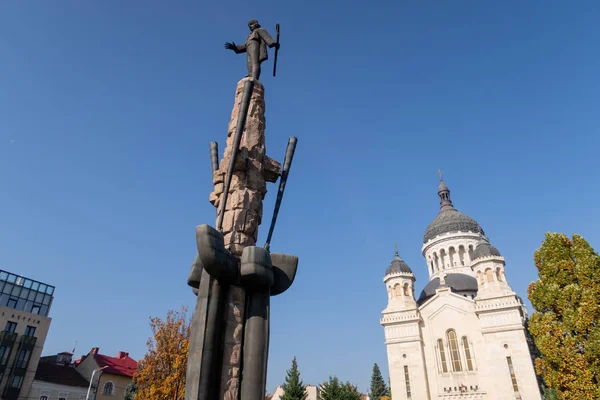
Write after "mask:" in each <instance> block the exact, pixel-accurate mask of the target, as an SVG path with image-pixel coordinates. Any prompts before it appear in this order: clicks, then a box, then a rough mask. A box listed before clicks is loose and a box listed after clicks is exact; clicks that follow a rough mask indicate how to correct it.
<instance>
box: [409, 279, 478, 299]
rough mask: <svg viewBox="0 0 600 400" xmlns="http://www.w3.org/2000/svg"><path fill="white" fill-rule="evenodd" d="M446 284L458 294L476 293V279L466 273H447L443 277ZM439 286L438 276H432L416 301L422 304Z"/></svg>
mask: <svg viewBox="0 0 600 400" xmlns="http://www.w3.org/2000/svg"><path fill="white" fill-rule="evenodd" d="M444 280H445V281H446V286H447V287H449V288H451V289H452V291H453V292H457V293H458V294H468V295H475V294H477V289H478V288H479V287H478V285H477V279H475V278H474V277H472V276H470V275H466V274H448V275H446V277H445V278H444ZM439 288H440V278H434V279H432V280H430V281H429V283H428V284H427V285H425V287H424V288H423V290H422V291H421V294H420V295H419V300H418V301H417V303H419V304H422V303H423V302H424V301H425V300H427V299H428V298H430V297H433V296H434V295H435V291H436V290H437V289H439Z"/></svg>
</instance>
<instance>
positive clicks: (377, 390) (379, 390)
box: [369, 363, 389, 400]
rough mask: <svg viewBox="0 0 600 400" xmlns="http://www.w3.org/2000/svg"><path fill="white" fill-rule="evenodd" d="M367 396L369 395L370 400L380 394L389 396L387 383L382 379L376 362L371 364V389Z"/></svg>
mask: <svg viewBox="0 0 600 400" xmlns="http://www.w3.org/2000/svg"><path fill="white" fill-rule="evenodd" d="M369 396H370V397H371V400H379V399H380V398H381V397H382V396H389V391H388V388H387V385H386V384H385V381H384V380H383V376H382V375H381V370H380V369H379V365H377V363H375V364H373V373H372V374H371V390H370V393H369Z"/></svg>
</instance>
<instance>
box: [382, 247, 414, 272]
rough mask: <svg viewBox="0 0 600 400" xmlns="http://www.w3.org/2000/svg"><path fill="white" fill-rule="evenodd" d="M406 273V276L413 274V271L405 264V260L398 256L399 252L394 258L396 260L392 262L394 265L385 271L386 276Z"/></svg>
mask: <svg viewBox="0 0 600 400" xmlns="http://www.w3.org/2000/svg"><path fill="white" fill-rule="evenodd" d="M401 272H402V273H405V274H412V273H413V272H412V270H411V269H410V267H409V266H408V264H407V263H405V262H404V260H403V259H401V258H400V256H399V255H398V252H396V255H395V256H394V260H393V261H392V263H391V264H390V266H389V267H388V268H387V269H386V270H385V275H386V276H387V275H390V274H398V273H401Z"/></svg>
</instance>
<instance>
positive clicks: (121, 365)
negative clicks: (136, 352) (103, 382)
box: [94, 354, 137, 378]
mask: <svg viewBox="0 0 600 400" xmlns="http://www.w3.org/2000/svg"><path fill="white" fill-rule="evenodd" d="M94 360H96V363H98V365H99V366H100V367H105V366H108V368H104V369H103V370H102V372H103V373H105V374H113V375H123V376H128V377H130V378H132V377H133V374H135V372H136V371H137V361H135V360H134V359H133V358H131V357H129V355H122V356H121V357H120V358H119V357H109V356H105V355H103V354H94Z"/></svg>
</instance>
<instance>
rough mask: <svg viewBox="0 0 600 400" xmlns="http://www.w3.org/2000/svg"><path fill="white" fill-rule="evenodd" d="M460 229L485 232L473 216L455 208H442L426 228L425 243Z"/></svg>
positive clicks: (462, 230)
mask: <svg viewBox="0 0 600 400" xmlns="http://www.w3.org/2000/svg"><path fill="white" fill-rule="evenodd" d="M458 231H461V232H469V231H470V232H473V233H481V234H482V235H483V234H484V233H483V229H481V226H479V224H478V223H477V221H475V220H474V219H473V218H471V217H469V216H467V215H465V214H463V213H461V212H459V211H458V210H456V209H455V208H447V209H445V210H441V211H440V212H439V213H438V215H437V217H435V219H434V220H433V221H431V223H430V224H429V226H428V227H427V229H425V235H424V236H423V243H427V241H429V240H431V239H433V238H434V237H436V236H438V235H442V234H444V233H448V232H458Z"/></svg>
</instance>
